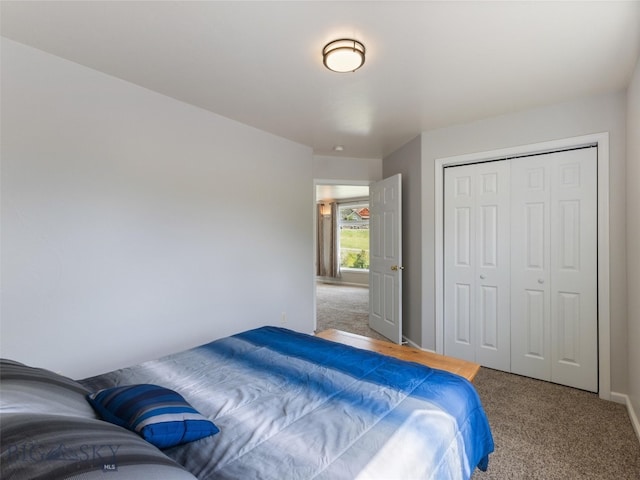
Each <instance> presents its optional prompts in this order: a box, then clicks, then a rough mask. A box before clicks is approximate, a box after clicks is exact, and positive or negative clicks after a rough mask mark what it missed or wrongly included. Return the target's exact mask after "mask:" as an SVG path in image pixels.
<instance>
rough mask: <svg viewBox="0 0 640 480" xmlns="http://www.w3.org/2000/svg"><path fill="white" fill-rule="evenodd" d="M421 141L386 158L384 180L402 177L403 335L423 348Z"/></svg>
mask: <svg viewBox="0 0 640 480" xmlns="http://www.w3.org/2000/svg"><path fill="white" fill-rule="evenodd" d="M420 158H421V140H420V137H419V136H418V137H416V138H414V139H413V140H411V141H410V142H408V143H407V144H405V145H404V146H403V147H401V148H400V149H398V150H397V151H395V152H394V153H392V154H391V155H389V156H388V157H385V158H384V162H383V170H382V173H383V176H384V177H385V178H387V177H390V176H392V175H395V174H397V173H400V174H402V264H403V265H404V267H405V269H404V271H403V272H402V334H403V336H404V337H405V338H406V339H408V340H409V341H411V342H412V343H414V344H417V345H421V344H422V325H423V324H422V317H423V315H422V308H423V304H422V302H421V292H422V288H423V282H425V280H426V281H427V282H428V279H425V276H424V275H423V272H422V255H423V250H422V247H421V242H420V239H421V230H422V198H421V192H422V187H421V175H420V171H421V162H420Z"/></svg>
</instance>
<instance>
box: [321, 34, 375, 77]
mask: <svg viewBox="0 0 640 480" xmlns="http://www.w3.org/2000/svg"><path fill="white" fill-rule="evenodd" d="M364 51H365V50H364V45H363V44H362V43H360V42H358V41H357V40H351V39H349V38H341V39H340V40H334V41H333V42H329V43H327V44H326V45H325V47H324V48H323V49H322V63H324V66H325V67H327V68H328V69H329V70H332V71H334V72H339V73H346V72H355V71H356V70H357V69H359V68H360V67H361V66H362V65H363V64H364Z"/></svg>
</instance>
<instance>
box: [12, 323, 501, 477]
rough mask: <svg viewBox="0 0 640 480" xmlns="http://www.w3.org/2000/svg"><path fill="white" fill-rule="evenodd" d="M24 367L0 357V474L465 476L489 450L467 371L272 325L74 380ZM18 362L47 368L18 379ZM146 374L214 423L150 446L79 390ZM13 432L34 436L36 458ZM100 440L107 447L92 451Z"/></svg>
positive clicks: (131, 382)
mask: <svg viewBox="0 0 640 480" xmlns="http://www.w3.org/2000/svg"><path fill="white" fill-rule="evenodd" d="M29 369H31V367H27V366H24V365H21V364H18V363H16V362H11V361H5V362H4V363H3V365H2V370H1V373H2V395H1V398H2V402H1V406H2V412H1V414H2V423H1V424H0V425H1V428H2V432H1V435H2V437H1V438H2V457H1V458H0V460H1V461H2V462H1V465H2V467H1V468H2V472H1V473H2V478H3V479H5V478H7V479H8V478H16V479H18V478H30V479H31V478H67V477H69V476H74V475H76V476H77V478H114V479H115V478H143V477H144V478H167V479H170V478H176V479H181V478H193V476H195V477H197V478H201V479H234V480H235V479H248V478H260V479H277V480H282V479H285V478H286V479H356V478H357V479H374V478H380V479H393V478H398V479H413V478H416V479H418V478H420V479H427V478H429V479H468V478H470V476H471V475H472V474H473V472H474V470H475V469H476V468H479V469H481V470H486V468H487V466H488V461H489V454H490V453H491V452H492V451H493V439H492V435H491V430H490V427H489V424H488V421H487V417H486V415H485V413H484V410H483V408H482V405H481V402H480V399H479V397H478V395H477V393H476V391H475V389H474V387H473V385H472V384H471V383H470V382H469V381H467V380H466V379H464V378H462V377H460V376H458V375H454V374H451V373H448V372H444V371H441V370H436V369H432V368H429V367H426V366H424V365H419V364H417V363H411V362H404V361H401V360H398V359H395V358H391V357H387V356H384V355H380V354H378V353H375V352H369V351H365V350H360V349H357V348H353V347H351V346H347V345H342V344H339V343H335V342H331V341H327V340H325V339H322V338H318V337H313V336H309V335H305V334H301V333H297V332H293V331H291V330H287V329H282V328H276V327H261V328H258V329H254V330H250V331H247V332H243V333H239V334H237V335H233V336H230V337H226V338H223V339H219V340H216V341H213V342H211V343H208V344H205V345H202V346H199V347H196V348H193V349H189V350H186V351H182V352H179V353H174V354H171V355H168V356H165V357H163V358H160V359H157V360H152V361H148V362H145V363H142V364H139V365H136V366H132V367H129V368H124V369H120V370H116V371H113V372H109V373H106V374H103V375H99V376H96V377H91V378H87V379H84V380H80V381H78V382H74V381H73V380H70V379H66V378H65V377H60V376H57V375H55V374H52V373H51V372H47V371H45V370H41V369H32V370H33V371H35V372H36V373H33V372H31V373H30V371H29ZM16 370H17V373H16ZM29 375H31V376H35V377H38V376H39V375H44V376H49V377H50V378H49V377H47V378H46V380H43V381H42V382H41V383H42V385H44V387H37V388H36V387H33V386H30V387H29V388H27V387H25V386H24V384H25V383H28V380H27V381H25V380H24V377H25V376H27V377H28V376H29ZM32 383H37V382H32ZM149 385H152V386H159V387H161V388H162V389H168V390H170V391H171V392H175V393H177V394H179V396H180V397H181V398H183V399H184V400H185V401H186V402H187V403H188V405H189V406H190V407H192V408H193V411H194V412H196V413H197V414H198V415H200V417H198V418H199V419H201V420H202V421H203V422H202V423H204V422H205V421H206V422H210V423H212V424H213V425H214V427H215V431H211V432H210V433H209V434H207V435H203V436H202V438H199V439H195V440H192V441H186V442H178V444H176V445H173V446H168V447H167V446H165V445H162V446H161V448H157V447H155V446H153V445H151V444H150V443H149V442H147V441H146V440H144V439H143V438H142V437H141V436H140V435H138V434H136V433H133V431H129V430H127V429H125V428H123V427H122V426H119V425H114V424H112V423H110V422H109V421H104V420H101V419H100V418H106V417H105V415H107V414H105V413H104V412H102V411H101V410H97V409H96V408H97V407H96V406H95V405H93V403H92V405H93V406H94V408H92V406H91V405H89V403H88V402H87V400H86V396H87V395H89V397H90V398H91V396H94V397H96V396H97V397H96V398H95V399H94V400H92V401H93V402H95V401H97V400H98V399H99V395H107V394H112V392H118V394H121V391H122V390H127V389H130V388H132V387H131V386H136V388H138V387H142V386H149ZM45 387H46V389H48V393H47V394H46V395H44V396H43V395H41V394H38V393H37V389H38V388H45ZM29 389H31V390H29ZM16 392H17V393H16ZM114 395H115V394H114ZM123 402H124V401H123ZM47 403H50V405H48V406H47ZM98 411H99V412H100V414H98V413H96V412H98ZM194 415H195V414H194ZM39 416H42V418H39ZM54 417H55V418H54ZM196 423H197V422H196ZM54 425H55V428H54ZM56 428H61V429H62V430H64V432H65V436H64V437H59V436H57V435H58V432H57V431H56ZM77 428H80V429H83V428H84V429H88V430H87V432H90V434H89V433H86V432H83V433H77V432H75V431H74V429H77ZM186 430H188V428H187V429H186ZM60 438H64V441H62V440H59V439H60ZM54 439H58V440H54ZM25 445H27V446H29V445H31V446H32V450H33V446H34V445H35V446H36V449H35V450H36V455H35V457H34V458H35V459H34V458H32V457H30V456H29V452H27V450H28V448H27V447H25ZM60 445H62V447H61V446H60ZM99 445H102V446H105V445H107V446H110V447H111V449H110V450H109V448H104V449H103V450H98V453H102V455H98V457H97V458H96V455H95V448H96V446H99ZM54 446H57V448H58V450H62V452H58V457H59V458H58V460H55V455H56V454H55V453H54V454H51V453H50V452H49V450H55V448H54ZM116 447H117V448H116ZM47 455H49V457H50V458H51V459H52V460H50V461H45V460H43V459H46V458H47ZM154 469H156V470H154ZM141 471H143V472H154V473H150V474H145V475H142V476H141V474H140V472H141ZM158 471H159V472H161V474H158V473H157V472H158ZM105 472H111V473H110V476H109V477H104V474H105ZM92 475H95V477H92ZM100 475H103V476H102V477H100Z"/></svg>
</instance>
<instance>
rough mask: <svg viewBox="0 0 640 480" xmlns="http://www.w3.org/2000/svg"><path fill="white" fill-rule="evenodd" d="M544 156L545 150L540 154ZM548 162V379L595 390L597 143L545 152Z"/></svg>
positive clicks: (596, 370) (596, 352)
mask: <svg viewBox="0 0 640 480" xmlns="http://www.w3.org/2000/svg"><path fill="white" fill-rule="evenodd" d="M545 156H546V155H545ZM548 157H549V161H550V162H552V167H553V172H554V174H553V176H552V182H553V184H552V192H551V231H552V245H555V246H557V248H552V249H551V266H550V268H551V275H552V278H553V282H552V292H553V293H552V300H555V305H552V309H551V324H552V325H554V326H555V327H554V330H552V337H554V338H555V339H556V340H555V342H554V345H555V348H553V349H552V352H551V353H552V368H551V380H552V381H553V382H557V383H561V384H563V385H569V386H572V387H576V388H582V389H584V390H590V391H592V392H597V391H598V314H597V311H598V310H597V309H598V305H597V298H598V282H597V274H598V272H597V248H598V247H597V149H595V148H589V149H582V150H573V151H568V152H559V153H554V154H550V155H548Z"/></svg>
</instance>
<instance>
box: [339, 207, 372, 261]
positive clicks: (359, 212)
mask: <svg viewBox="0 0 640 480" xmlns="http://www.w3.org/2000/svg"><path fill="white" fill-rule="evenodd" d="M338 229H339V236H338V241H339V245H340V268H343V269H344V268H354V269H358V270H369V204H368V203H357V204H355V203H353V204H346V203H341V204H340V205H339V206H338Z"/></svg>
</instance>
